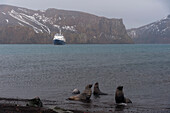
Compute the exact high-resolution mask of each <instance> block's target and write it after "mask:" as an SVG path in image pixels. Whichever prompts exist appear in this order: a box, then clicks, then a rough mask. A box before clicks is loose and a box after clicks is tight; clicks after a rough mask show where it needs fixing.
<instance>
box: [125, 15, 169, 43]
mask: <svg viewBox="0 0 170 113" xmlns="http://www.w3.org/2000/svg"><path fill="white" fill-rule="evenodd" d="M128 34H129V36H130V37H131V38H132V39H133V40H134V42H135V43H144V44H165V43H170V15H169V16H167V17H166V18H164V19H161V20H159V21H156V22H153V23H151V24H148V25H145V26H142V27H139V28H135V29H130V30H128Z"/></svg>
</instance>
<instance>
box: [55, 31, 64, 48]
mask: <svg viewBox="0 0 170 113" xmlns="http://www.w3.org/2000/svg"><path fill="white" fill-rule="evenodd" d="M53 43H54V45H64V44H66V39H65V38H64V36H63V35H62V34H61V30H60V33H56V34H55V35H54V38H53Z"/></svg>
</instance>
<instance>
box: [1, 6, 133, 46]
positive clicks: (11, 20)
mask: <svg viewBox="0 0 170 113" xmlns="http://www.w3.org/2000/svg"><path fill="white" fill-rule="evenodd" d="M60 29H61V31H62V34H63V35H64V36H65V38H66V41H67V43H70V44H72V43H75V44H81V43H107V44H108V43H133V41H132V39H131V38H130V37H129V36H128V35H127V32H126V29H125V26H124V24H123V22H122V19H108V18H105V17H98V16H95V15H92V14H87V13H83V12H76V11H65V10H57V9H47V10H30V9H26V8H20V7H14V6H7V5H0V43H9V44H11V43H31V44H37V43H40V44H50V43H52V39H53V36H54V34H55V33H57V32H59V30H60Z"/></svg>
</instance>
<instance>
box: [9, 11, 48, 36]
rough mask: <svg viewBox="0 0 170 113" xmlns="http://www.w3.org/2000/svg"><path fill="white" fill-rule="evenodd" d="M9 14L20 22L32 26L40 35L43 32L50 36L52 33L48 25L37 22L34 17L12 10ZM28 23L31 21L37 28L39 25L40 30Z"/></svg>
mask: <svg viewBox="0 0 170 113" xmlns="http://www.w3.org/2000/svg"><path fill="white" fill-rule="evenodd" d="M8 13H9V15H10V16H12V17H13V18H15V19H17V20H19V21H20V22H22V23H25V24H27V25H29V26H31V27H32V28H33V29H34V31H35V32H36V33H39V32H42V33H43V30H44V31H45V32H47V33H49V34H50V33H51V31H50V29H49V28H48V27H47V26H46V25H44V24H42V23H40V22H39V21H38V20H36V18H35V17H34V16H30V15H26V14H24V13H18V12H16V11H14V10H11V11H10V12H8ZM28 21H31V22H32V23H34V24H36V26H37V25H38V26H39V27H40V28H37V27H35V26H34V25H32V24H30V23H29V22H28Z"/></svg>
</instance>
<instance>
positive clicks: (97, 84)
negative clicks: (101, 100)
mask: <svg viewBox="0 0 170 113" xmlns="http://www.w3.org/2000/svg"><path fill="white" fill-rule="evenodd" d="M93 94H94V95H108V94H107V93H103V92H101V91H100V89H99V83H98V82H96V83H95V85H94V90H93Z"/></svg>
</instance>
